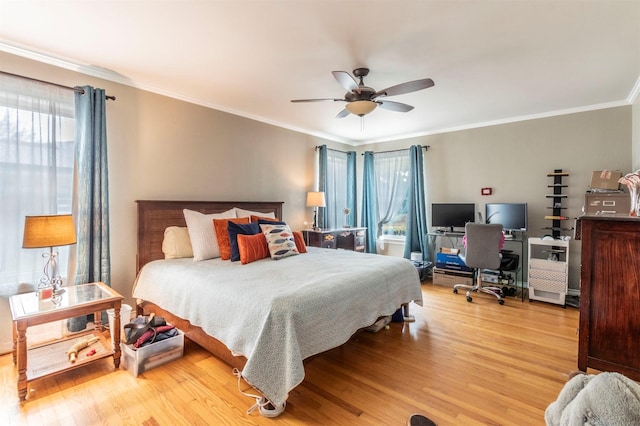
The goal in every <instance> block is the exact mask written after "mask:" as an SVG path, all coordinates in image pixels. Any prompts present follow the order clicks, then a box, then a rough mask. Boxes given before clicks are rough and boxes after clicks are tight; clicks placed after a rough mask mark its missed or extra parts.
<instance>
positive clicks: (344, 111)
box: [336, 108, 351, 118]
mask: <svg viewBox="0 0 640 426" xmlns="http://www.w3.org/2000/svg"><path fill="white" fill-rule="evenodd" d="M349 114H351V113H350V112H349V110H348V109H346V108H345V109H343V110H342V111H340V112H339V113H338V115H336V118H345V117H346V116H347V115H349Z"/></svg>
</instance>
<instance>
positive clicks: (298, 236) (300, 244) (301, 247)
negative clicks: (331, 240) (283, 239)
mask: <svg viewBox="0 0 640 426" xmlns="http://www.w3.org/2000/svg"><path fill="white" fill-rule="evenodd" d="M293 240H294V241H295V243H296V248H297V249H298V251H299V252H300V253H306V252H307V245H306V244H305V243H304V236H303V235H302V232H300V231H293Z"/></svg>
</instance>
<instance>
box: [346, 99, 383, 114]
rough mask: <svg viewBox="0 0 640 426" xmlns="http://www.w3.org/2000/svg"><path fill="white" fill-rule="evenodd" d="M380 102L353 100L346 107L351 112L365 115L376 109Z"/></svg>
mask: <svg viewBox="0 0 640 426" xmlns="http://www.w3.org/2000/svg"><path fill="white" fill-rule="evenodd" d="M377 106H378V104H376V103H375V102H373V101H366V100H365V101H353V102H349V103H348V104H347V105H346V106H345V108H346V109H347V110H348V111H349V112H350V113H351V114H355V115H358V116H360V117H363V116H365V115H367V114H369V113H370V112H371V111H373V110H374V109H376V107H377Z"/></svg>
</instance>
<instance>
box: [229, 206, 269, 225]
mask: <svg viewBox="0 0 640 426" xmlns="http://www.w3.org/2000/svg"><path fill="white" fill-rule="evenodd" d="M235 209H236V217H251V215H255V216H262V217H268V218H271V219H275V217H276V214H275V213H274V212H270V213H264V212H254V211H251V210H245V209H241V208H240V207H235ZM252 222H253V221H252Z"/></svg>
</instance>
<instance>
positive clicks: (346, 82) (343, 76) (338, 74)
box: [331, 71, 360, 93]
mask: <svg viewBox="0 0 640 426" xmlns="http://www.w3.org/2000/svg"><path fill="white" fill-rule="evenodd" d="M331 74H333V78H335V79H336V80H338V83H340V85H341V86H342V87H344V88H345V89H346V90H347V91H348V92H353V91H356V92H358V93H360V89H359V88H358V82H357V81H356V80H355V79H354V78H353V77H352V76H351V74H349V73H348V72H346V71H331Z"/></svg>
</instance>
